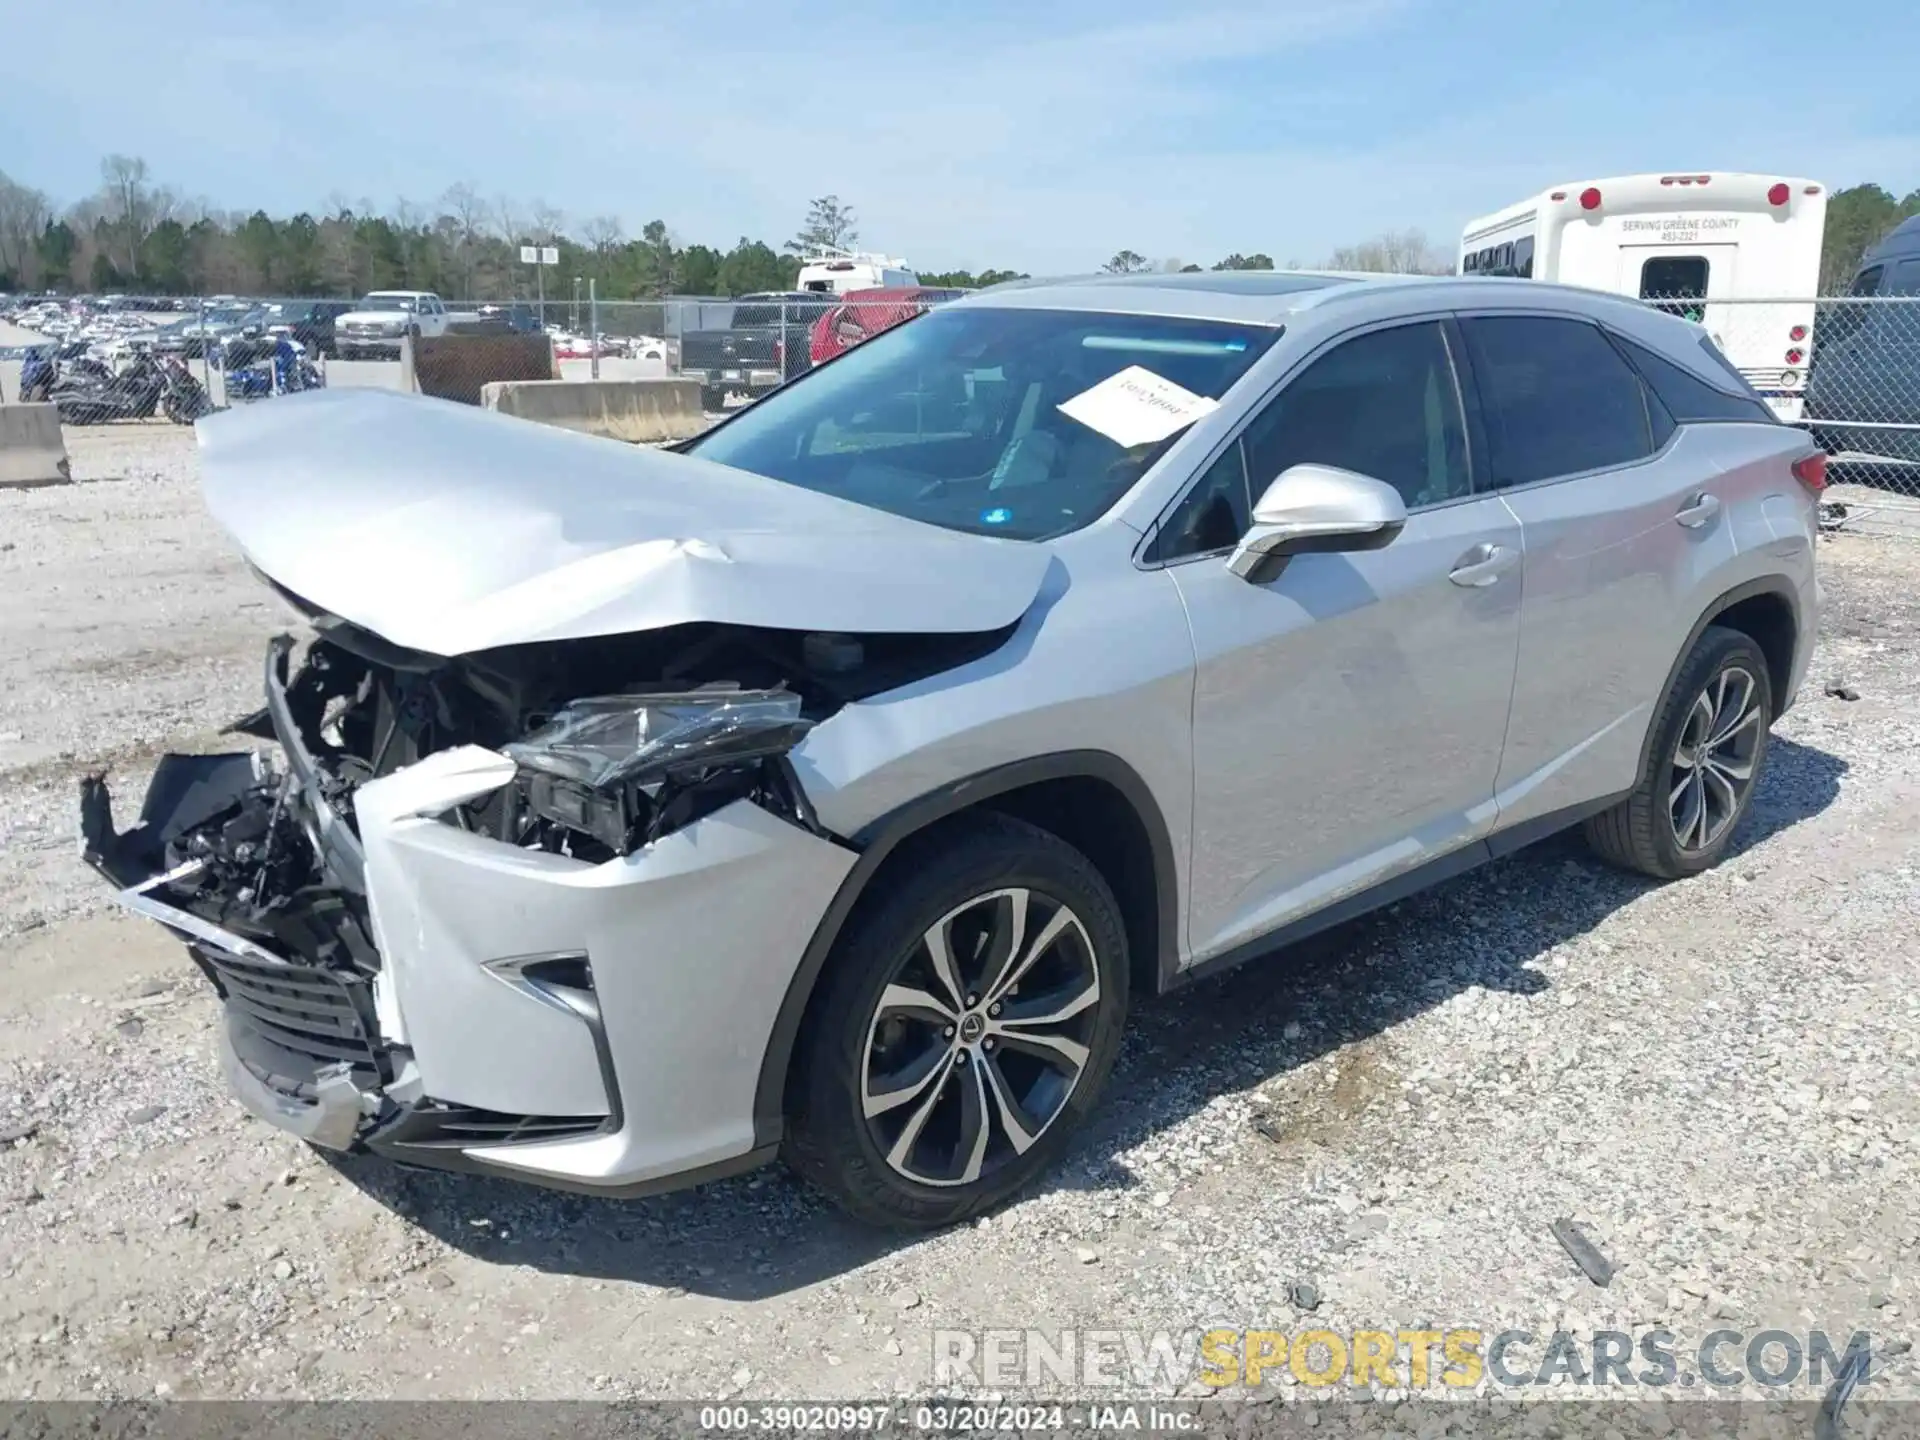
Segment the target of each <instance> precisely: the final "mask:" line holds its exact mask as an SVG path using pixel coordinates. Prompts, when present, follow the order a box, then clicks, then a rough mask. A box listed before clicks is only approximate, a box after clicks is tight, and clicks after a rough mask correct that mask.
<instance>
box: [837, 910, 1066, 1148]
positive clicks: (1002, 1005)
mask: <svg viewBox="0 0 1920 1440" xmlns="http://www.w3.org/2000/svg"><path fill="white" fill-rule="evenodd" d="M1100 999H1101V994H1100V969H1099V964H1098V962H1097V960H1096V958H1095V955H1094V950H1093V943H1092V941H1091V940H1090V939H1089V937H1088V934H1087V929H1086V926H1085V925H1084V924H1082V923H1081V920H1080V917H1079V916H1078V915H1076V914H1074V912H1073V911H1072V910H1071V909H1070V908H1069V907H1068V906H1066V905H1064V904H1062V903H1061V902H1059V901H1058V900H1055V899H1052V898H1051V897H1049V896H1047V895H1045V894H1043V893H1041V892H1039V891H1037V890H1031V889H1024V888H1012V889H1004V890H995V891H992V892H989V893H987V894H984V895H979V896H976V897H974V898H973V899H971V900H968V901H966V902H964V903H963V904H961V905H958V906H955V907H954V908H953V909H951V910H949V911H948V912H947V913H946V914H945V915H943V916H941V917H940V919H939V920H937V921H935V922H934V924H933V925H932V926H930V927H929V928H928V929H927V931H926V932H925V934H923V935H922V936H921V937H920V940H919V942H918V943H917V944H916V945H914V947H913V948H912V949H911V950H909V951H908V952H907V953H906V955H905V956H903V957H902V959H901V961H900V964H899V965H898V967H897V969H896V970H895V973H894V974H893V975H892V976H891V977H890V979H889V982H888V983H887V985H886V986H885V987H884V988H883V989H882V991H881V993H880V997H879V1000H878V1002H877V1004H876V1005H875V1007H874V1012H873V1015H872V1017H871V1019H870V1020H869V1022H868V1025H867V1038H866V1045H865V1047H864V1050H863V1053H862V1057H861V1065H860V1105H861V1113H862V1115H863V1116H864V1117H865V1121H866V1125H867V1129H868V1133H869V1135H870V1136H871V1137H872V1139H873V1142H874V1144H875V1146H876V1147H877V1148H878V1149H879V1151H880V1153H881V1154H882V1155H883V1156H885V1157H886V1161H887V1164H888V1165H889V1166H891V1167H892V1168H893V1169H894V1170H895V1171H897V1172H898V1173H899V1174H901V1175H903V1176H905V1177H906V1178H907V1179H909V1180H912V1181H915V1182H917V1183H919V1184H922V1185H934V1186H957V1185H969V1184H972V1183H974V1182H975V1181H977V1180H980V1179H982V1178H983V1177H985V1176H987V1175H990V1174H992V1173H994V1172H995V1171H996V1170H998V1169H1000V1168H1001V1167H1002V1166H1004V1165H1006V1164H1008V1163H1010V1162H1011V1161H1013V1160H1015V1159H1017V1158H1018V1157H1019V1156H1021V1155H1024V1154H1025V1153H1026V1152H1027V1151H1028V1150H1030V1149H1031V1148H1032V1147H1033V1145H1034V1144H1035V1143H1036V1142H1037V1141H1038V1140H1039V1139H1040V1137H1041V1136H1042V1135H1043V1134H1044V1133H1045V1132H1046V1131H1047V1129H1048V1127H1049V1126H1051V1125H1052V1124H1053V1123H1054V1121H1055V1120H1057V1119H1058V1118H1059V1116H1060V1114H1061V1112H1062V1111H1063V1110H1064V1109H1065V1108H1066V1104H1067V1101H1068V1100H1069V1099H1070V1098H1071V1097H1072V1095H1073V1093H1074V1091H1075V1089H1076V1088H1077V1087H1078V1085H1079V1083H1080V1078H1081V1075H1082V1074H1083V1073H1084V1071H1085V1069H1086V1066H1087V1061H1088V1057H1089V1054H1090V1051H1091V1047H1092V1044H1093V1039H1094V1026H1095V1023H1096V1020H1097V1012H1098V1010H1099V1005H1100Z"/></svg>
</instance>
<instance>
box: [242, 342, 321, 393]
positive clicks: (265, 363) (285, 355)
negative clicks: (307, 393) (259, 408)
mask: <svg viewBox="0 0 1920 1440" xmlns="http://www.w3.org/2000/svg"><path fill="white" fill-rule="evenodd" d="M326 384H327V377H326V376H324V375H322V374H321V373H320V371H319V369H318V368H317V367H316V366H315V365H314V363H313V361H312V360H310V359H308V358H307V355H306V352H305V351H303V350H302V349H301V348H300V347H299V346H298V345H296V344H295V343H294V342H293V341H292V340H291V339H289V338H288V337H287V336H285V335H278V336H275V337H274V344H273V350H272V351H271V352H270V353H269V354H268V355H266V356H265V357H263V358H262V359H260V360H256V361H255V362H253V363H252V364H250V365H241V366H236V367H235V368H234V369H231V370H228V371H227V372H226V389H227V403H228V404H229V405H231V404H234V403H235V402H236V401H241V400H264V399H265V398H266V397H267V396H269V395H291V394H294V393H295V392H297V391H301V390H322V389H325V388H326Z"/></svg>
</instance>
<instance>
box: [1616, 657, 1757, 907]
mask: <svg viewBox="0 0 1920 1440" xmlns="http://www.w3.org/2000/svg"><path fill="white" fill-rule="evenodd" d="M1773 705H1774V700H1773V687H1772V684H1771V681H1770V679H1769V677H1768V673H1767V661H1766V657H1765V656H1764V655H1762V654H1761V653H1760V647H1759V646H1758V645H1756V644H1754V642H1753V640H1752V639H1751V638H1749V637H1748V636H1746V635H1743V634H1742V633H1741V632H1739V631H1738V630H1730V629H1727V628H1725V627H1724V626H1719V625H1710V626H1708V627H1707V629H1706V631H1705V632H1704V633H1702V635H1701V636H1700V639H1699V641H1698V642H1697V643H1696V644H1695V646H1694V648H1693V653H1692V654H1691V655H1689V656H1688V657H1687V660H1686V663H1685V664H1684V665H1682V666H1681V667H1680V672H1679V674H1678V675H1676V676H1675V677H1674V680H1673V684H1672V686H1671V687H1669V689H1668V691H1667V694H1666V697H1665V699H1664V700H1663V701H1662V702H1661V706H1660V710H1659V713H1658V714H1657V715H1656V716H1655V717H1654V722H1653V742H1652V744H1651V745H1649V746H1648V749H1647V758H1646V761H1645V763H1644V766H1643V768H1642V771H1641V776H1640V783H1639V784H1638V785H1636V786H1635V787H1634V790H1633V793H1632V794H1631V795H1629V796H1628V797H1627V798H1626V799H1625V800H1622V801H1621V802H1620V803H1619V804H1618V805H1616V806H1614V807H1613V809H1611V810H1609V811H1607V812H1606V813H1605V814H1602V815H1598V816H1595V817H1594V818H1593V819H1592V820H1589V821H1588V822H1587V827H1586V834H1587V842H1588V844H1589V845H1591V846H1592V847H1593V849H1594V851H1595V852H1596V853H1597V854H1599V855H1600V856H1601V858H1602V859H1605V860H1609V861H1611V862H1612V863H1614V864H1616V865H1620V866H1624V867H1625V868H1627V869H1630V870H1638V871H1640V872H1641V873H1642V874H1646V875H1652V876H1655V877H1657V878H1659V879H1662V880H1675V879H1678V878H1680V877H1681V876H1683V875H1695V874H1698V873H1699V872H1700V871H1702V870H1706V869H1709V868H1711V867H1712V866H1714V865H1717V864H1718V863H1719V862H1720V860H1721V858H1722V857H1723V856H1725V854H1726V853H1727V850H1728V848H1729V847H1730V846H1731V845H1732V843H1733V837H1734V833H1735V831H1736V830H1738V829H1739V826H1740V822H1741V820H1742V819H1744V818H1745V816H1746V813H1747V807H1748V804H1749V802H1751V800H1752V798H1753V787H1754V783H1755V781H1757V780H1758V779H1759V776H1760V768H1761V765H1762V763H1763V762H1764V761H1765V759H1766V753H1767V736H1768V730H1769V727H1770V726H1771V725H1772V724H1773Z"/></svg>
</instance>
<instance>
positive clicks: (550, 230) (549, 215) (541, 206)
mask: <svg viewBox="0 0 1920 1440" xmlns="http://www.w3.org/2000/svg"><path fill="white" fill-rule="evenodd" d="M529 223H530V224H531V226H532V235H533V238H534V240H536V241H537V242H538V243H540V244H542V245H551V244H553V242H554V241H556V240H558V239H559V238H560V232H561V231H562V230H564V229H566V225H567V216H566V212H565V211H562V210H556V209H554V208H553V206H551V205H549V204H547V202H546V201H544V200H536V201H534V202H533V214H532V215H531V216H530V217H529Z"/></svg>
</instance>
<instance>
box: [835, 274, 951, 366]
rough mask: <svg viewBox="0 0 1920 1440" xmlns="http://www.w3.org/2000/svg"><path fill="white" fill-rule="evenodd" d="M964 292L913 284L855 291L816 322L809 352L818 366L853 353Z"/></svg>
mask: <svg viewBox="0 0 1920 1440" xmlns="http://www.w3.org/2000/svg"><path fill="white" fill-rule="evenodd" d="M966 293H967V292H966V291H964V290H939V289H934V288H932V287H930V286H925V285H911V286H908V287H907V288H905V289H902V290H855V291H852V292H850V293H849V294H846V295H843V296H841V297H840V303H839V304H838V305H836V306H834V307H833V309H831V310H829V311H828V312H827V313H826V314H824V315H822V316H821V317H820V318H819V319H818V320H816V321H815V322H814V325H813V331H812V333H811V335H809V336H808V342H807V351H808V354H809V355H811V356H812V358H813V363H814V364H815V365H819V364H823V363H824V362H826V361H828V360H831V359H833V357H834V356H836V355H839V354H841V353H842V352H844V351H847V350H851V349H852V348H853V347H854V346H855V345H858V344H859V343H860V342H861V341H863V340H871V339H872V338H873V337H874V336H875V335H878V334H879V333H880V332H881V331H882V330H891V329H892V328H893V327H894V326H895V325H898V324H901V323H902V322H903V321H907V320H911V319H913V317H914V316H916V315H924V314H925V313H926V312H927V311H929V310H931V309H932V308H933V307H934V306H935V305H939V304H942V303H944V302H945V301H948V300H958V299H959V298H960V297H961V296H962V295H964V294H966Z"/></svg>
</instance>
